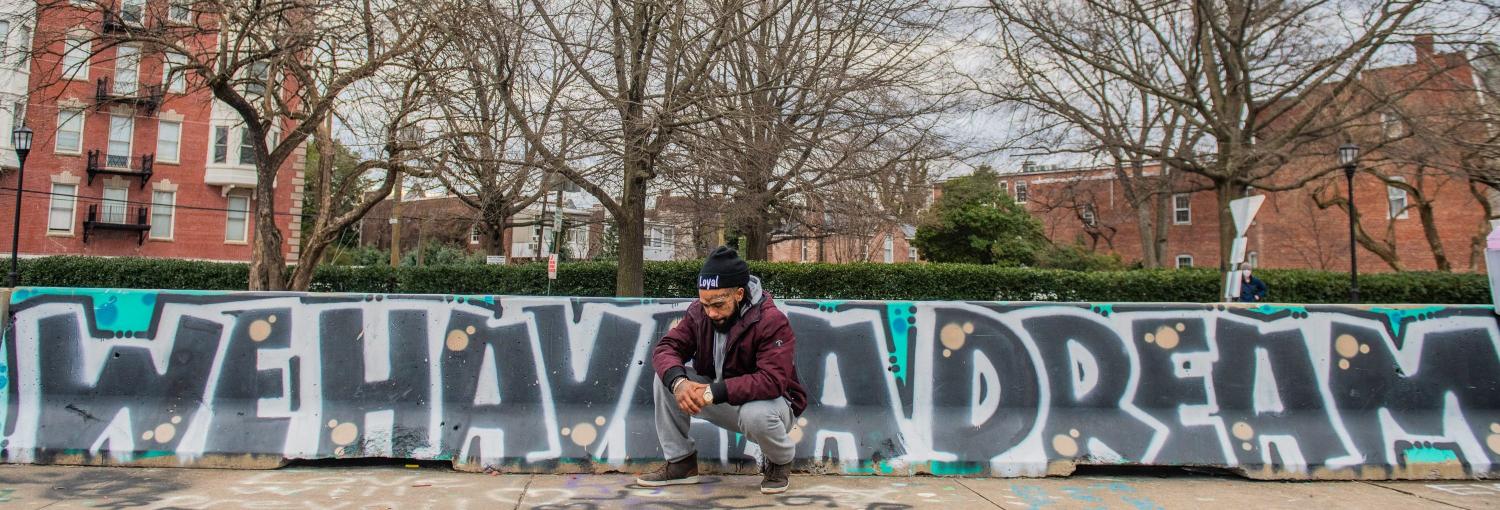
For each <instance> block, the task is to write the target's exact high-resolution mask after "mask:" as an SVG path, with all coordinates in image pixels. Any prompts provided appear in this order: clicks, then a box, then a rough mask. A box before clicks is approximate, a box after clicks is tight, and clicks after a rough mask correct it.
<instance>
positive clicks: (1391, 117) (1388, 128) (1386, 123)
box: [1380, 111, 1406, 139]
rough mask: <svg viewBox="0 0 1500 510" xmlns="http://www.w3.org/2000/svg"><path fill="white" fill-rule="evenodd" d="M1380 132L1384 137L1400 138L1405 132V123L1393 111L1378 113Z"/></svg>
mask: <svg viewBox="0 0 1500 510" xmlns="http://www.w3.org/2000/svg"><path fill="white" fill-rule="evenodd" d="M1380 133H1381V134H1382V135H1385V137H1386V139H1391V138H1400V137H1402V136H1403V135H1405V134H1406V124H1405V123H1404V122H1402V121H1401V116H1400V115H1398V114H1396V112H1395V111H1388V112H1383V113H1381V114H1380Z"/></svg>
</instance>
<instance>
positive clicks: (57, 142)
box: [52, 109, 88, 154]
mask: <svg viewBox="0 0 1500 510" xmlns="http://www.w3.org/2000/svg"><path fill="white" fill-rule="evenodd" d="M64 117H66V118H67V119H68V120H66V121H65V120H63V119H64ZM87 117H88V116H87V115H84V114H83V110H70V109H59V110H58V111H57V128H56V130H55V134H54V135H53V142H54V143H53V144H52V145H53V147H52V148H53V152H56V153H58V154H82V153H83V133H84V127H85V126H84V124H85V122H86V120H87ZM74 119H77V121H78V138H77V140H78V141H77V143H76V144H75V145H73V146H72V147H63V145H62V133H63V125H64V124H67V123H68V121H71V120H74Z"/></svg>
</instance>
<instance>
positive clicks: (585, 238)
mask: <svg viewBox="0 0 1500 510" xmlns="http://www.w3.org/2000/svg"><path fill="white" fill-rule="evenodd" d="M563 242H566V243H568V250H570V251H571V252H572V256H573V258H575V259H578V258H583V256H584V255H585V254H587V253H588V251H589V231H588V229H586V228H582V227H576V226H575V227H573V228H570V229H568V230H567V232H566V233H565V234H563Z"/></svg>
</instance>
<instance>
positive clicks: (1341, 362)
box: [1339, 359, 1349, 370]
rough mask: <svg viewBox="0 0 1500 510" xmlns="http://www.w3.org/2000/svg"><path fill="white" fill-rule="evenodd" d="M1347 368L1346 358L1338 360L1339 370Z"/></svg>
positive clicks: (1347, 361)
mask: <svg viewBox="0 0 1500 510" xmlns="http://www.w3.org/2000/svg"><path fill="white" fill-rule="evenodd" d="M1348 369H1349V360H1346V359H1341V360H1339V370H1348Z"/></svg>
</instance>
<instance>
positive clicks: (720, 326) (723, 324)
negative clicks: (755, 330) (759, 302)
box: [711, 303, 740, 334]
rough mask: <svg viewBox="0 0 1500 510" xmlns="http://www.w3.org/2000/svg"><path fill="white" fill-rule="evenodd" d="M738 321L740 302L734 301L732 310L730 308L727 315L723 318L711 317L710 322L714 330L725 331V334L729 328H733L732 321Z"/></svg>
mask: <svg viewBox="0 0 1500 510" xmlns="http://www.w3.org/2000/svg"><path fill="white" fill-rule="evenodd" d="M739 321H740V304H739V303H735V304H734V310H731V311H730V312H729V316H728V317H725V318H723V319H711V322H713V326H714V331H718V332H720V333H725V334H728V333H729V328H733V327H734V323H736V322H739Z"/></svg>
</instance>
